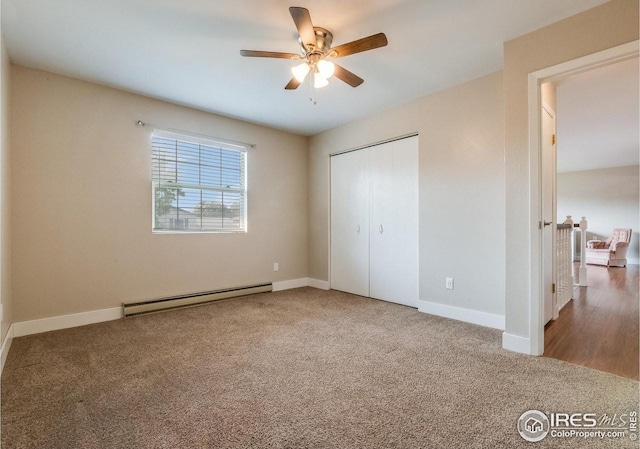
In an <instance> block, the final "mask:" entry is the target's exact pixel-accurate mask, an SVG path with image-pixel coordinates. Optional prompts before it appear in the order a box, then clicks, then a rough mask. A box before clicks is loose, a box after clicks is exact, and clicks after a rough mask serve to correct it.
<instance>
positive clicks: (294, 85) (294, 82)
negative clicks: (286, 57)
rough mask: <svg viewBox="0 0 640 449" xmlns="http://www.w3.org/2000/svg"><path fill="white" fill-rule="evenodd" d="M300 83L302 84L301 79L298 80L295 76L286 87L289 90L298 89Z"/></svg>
mask: <svg viewBox="0 0 640 449" xmlns="http://www.w3.org/2000/svg"><path fill="white" fill-rule="evenodd" d="M299 85H300V81H298V80H297V79H296V77H295V76H294V77H293V78H291V81H289V83H288V84H287V85H286V86H284V88H285V89H287V90H294V89H297V88H298V86H299Z"/></svg>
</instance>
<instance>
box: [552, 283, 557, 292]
mask: <svg viewBox="0 0 640 449" xmlns="http://www.w3.org/2000/svg"><path fill="white" fill-rule="evenodd" d="M555 292H556V284H551V293H555Z"/></svg>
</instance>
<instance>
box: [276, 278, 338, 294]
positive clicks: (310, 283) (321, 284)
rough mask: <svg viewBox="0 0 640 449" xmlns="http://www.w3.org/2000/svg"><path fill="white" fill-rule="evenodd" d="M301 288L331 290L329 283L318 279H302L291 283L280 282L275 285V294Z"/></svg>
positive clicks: (293, 280)
mask: <svg viewBox="0 0 640 449" xmlns="http://www.w3.org/2000/svg"><path fill="white" fill-rule="evenodd" d="M300 287H313V288H319V289H320V290H329V282H327V281H319V280H318V279H313V278H300V279H291V280H289V281H279V282H274V283H273V291H274V292H279V291H282V290H289V289H291V288H300Z"/></svg>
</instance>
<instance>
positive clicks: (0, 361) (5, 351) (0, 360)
mask: <svg viewBox="0 0 640 449" xmlns="http://www.w3.org/2000/svg"><path fill="white" fill-rule="evenodd" d="M12 342H13V324H12V325H11V326H9V330H8V331H7V335H5V337H4V341H3V342H2V353H1V354H0V376H1V375H2V370H3V369H4V362H6V361H7V356H8V355H9V349H11V343H12Z"/></svg>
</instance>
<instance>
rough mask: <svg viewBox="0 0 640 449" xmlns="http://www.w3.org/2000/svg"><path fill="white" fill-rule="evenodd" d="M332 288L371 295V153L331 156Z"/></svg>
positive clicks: (355, 152)
mask: <svg viewBox="0 0 640 449" xmlns="http://www.w3.org/2000/svg"><path fill="white" fill-rule="evenodd" d="M331 288H333V289H335V290H342V291H345V292H349V293H354V294H356V295H362V296H369V152H368V151H353V152H351V153H345V154H340V155H337V156H332V157H331Z"/></svg>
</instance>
